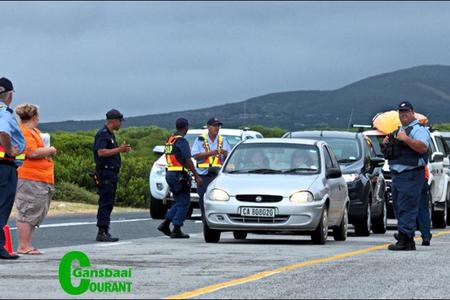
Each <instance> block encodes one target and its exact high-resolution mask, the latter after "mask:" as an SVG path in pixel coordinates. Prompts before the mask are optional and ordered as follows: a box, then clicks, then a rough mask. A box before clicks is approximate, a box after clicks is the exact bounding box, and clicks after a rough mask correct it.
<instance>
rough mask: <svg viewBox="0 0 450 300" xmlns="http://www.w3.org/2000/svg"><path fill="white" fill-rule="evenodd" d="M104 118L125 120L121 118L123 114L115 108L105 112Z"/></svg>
mask: <svg viewBox="0 0 450 300" xmlns="http://www.w3.org/2000/svg"><path fill="white" fill-rule="evenodd" d="M106 119H107V120H117V119H119V120H122V121H125V120H124V118H123V115H122V113H121V112H120V111H118V110H117V109H111V110H110V111H108V112H107V113H106Z"/></svg>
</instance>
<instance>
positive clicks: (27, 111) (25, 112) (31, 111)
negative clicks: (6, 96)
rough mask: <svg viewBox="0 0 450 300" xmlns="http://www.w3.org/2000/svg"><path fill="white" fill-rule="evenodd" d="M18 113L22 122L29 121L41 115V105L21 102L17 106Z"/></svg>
mask: <svg viewBox="0 0 450 300" xmlns="http://www.w3.org/2000/svg"><path fill="white" fill-rule="evenodd" d="M16 114H17V115H18V116H19V117H20V120H21V121H22V122H27V121H29V120H31V119H32V118H33V117H35V116H38V115H39V107H38V106H37V105H34V104H29V103H25V104H19V105H17V106H16Z"/></svg>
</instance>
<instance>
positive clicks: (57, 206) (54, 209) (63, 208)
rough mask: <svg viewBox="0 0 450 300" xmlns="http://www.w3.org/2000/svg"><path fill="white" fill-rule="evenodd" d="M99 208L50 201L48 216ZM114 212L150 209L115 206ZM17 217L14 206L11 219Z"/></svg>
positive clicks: (79, 212)
mask: <svg viewBox="0 0 450 300" xmlns="http://www.w3.org/2000/svg"><path fill="white" fill-rule="evenodd" d="M97 208H98V206H97V205H93V204H85V203H75V202H64V201H52V202H51V203H50V209H49V211H48V216H61V215H71V214H96V213H97ZM114 212H148V210H147V209H142V208H131V207H114V210H113V213H114ZM15 217H16V208H15V207H14V208H13V211H12V213H11V216H10V219H12V218H15Z"/></svg>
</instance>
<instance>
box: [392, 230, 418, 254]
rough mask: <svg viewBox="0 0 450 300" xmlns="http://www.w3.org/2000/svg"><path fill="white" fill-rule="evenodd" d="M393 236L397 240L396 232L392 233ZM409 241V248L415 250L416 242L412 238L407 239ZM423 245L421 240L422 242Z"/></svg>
mask: <svg viewBox="0 0 450 300" xmlns="http://www.w3.org/2000/svg"><path fill="white" fill-rule="evenodd" d="M394 238H395V239H396V240H397V241H398V233H397V232H396V233H394ZM409 243H410V244H411V250H416V242H415V241H414V238H413V237H412V238H410V239H409ZM422 245H423V242H422Z"/></svg>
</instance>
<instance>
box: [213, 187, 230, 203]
mask: <svg viewBox="0 0 450 300" xmlns="http://www.w3.org/2000/svg"><path fill="white" fill-rule="evenodd" d="M208 198H209V199H210V200H213V201H228V200H230V196H229V195H228V194H227V192H225V191H223V190H219V189H213V190H211V192H209V195H208Z"/></svg>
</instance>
